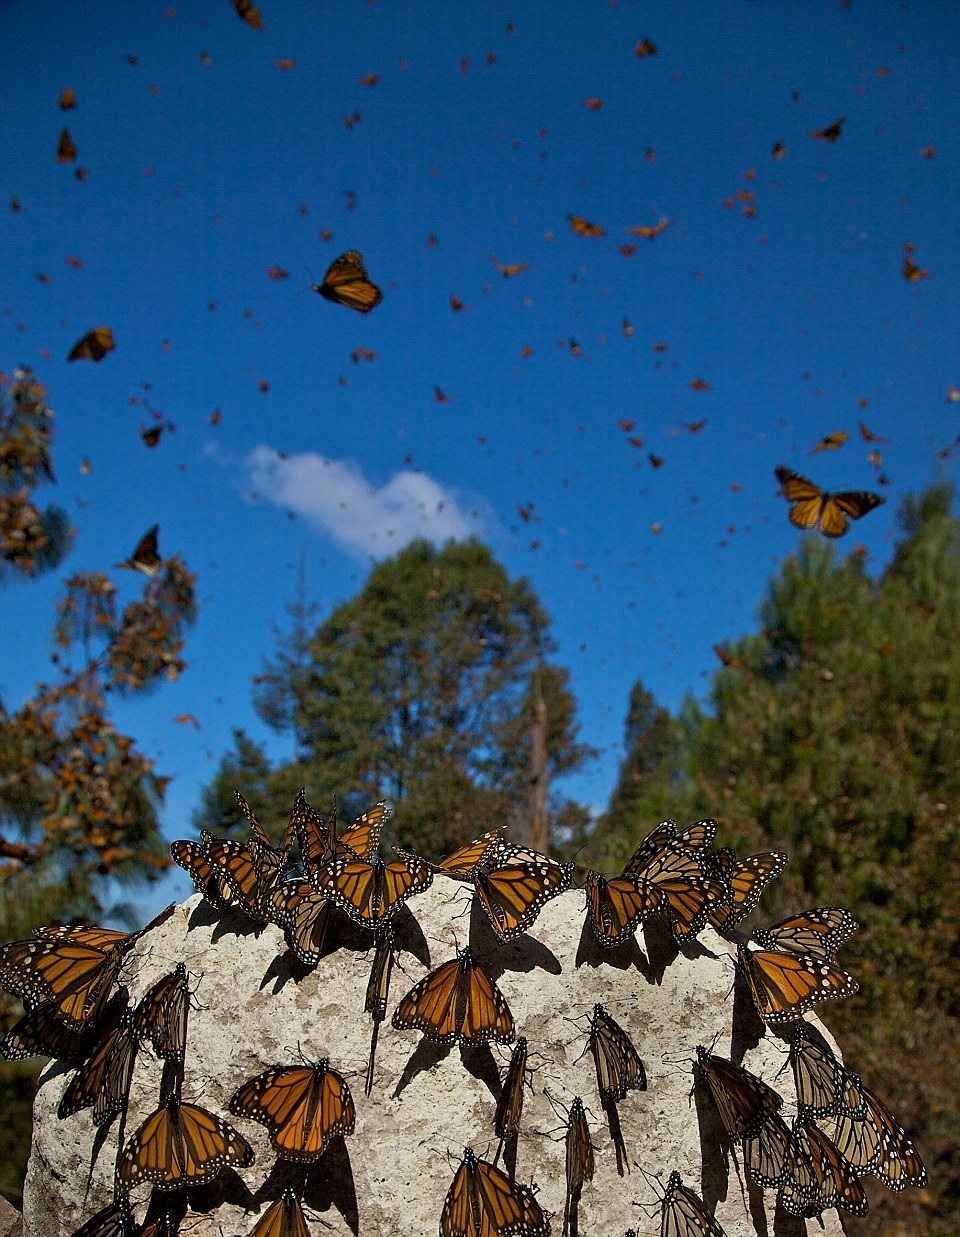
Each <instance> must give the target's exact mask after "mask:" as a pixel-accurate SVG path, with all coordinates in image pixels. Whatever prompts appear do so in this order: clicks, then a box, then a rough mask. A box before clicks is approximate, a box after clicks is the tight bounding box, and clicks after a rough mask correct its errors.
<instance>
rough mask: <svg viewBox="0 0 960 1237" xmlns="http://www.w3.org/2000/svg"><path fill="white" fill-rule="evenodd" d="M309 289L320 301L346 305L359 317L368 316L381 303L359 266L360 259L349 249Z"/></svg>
mask: <svg viewBox="0 0 960 1237" xmlns="http://www.w3.org/2000/svg"><path fill="white" fill-rule="evenodd" d="M311 286H312V287H313V290H314V292H319V293H320V295H321V296H322V297H323V298H324V300H327V301H333V302H334V303H335V304H337V305H346V306H347V307H348V308H349V309H356V310H357V311H358V312H359V313H361V314H368V313H369V312H370V310H371V309H374V308H375V307H376V306H377V305H379V304H380V302H381V301H382V300H383V293H382V292H381V290H380V289H379V288H378V287H377V285H376V284H375V283H372V282H371V280H370V277H369V275H368V274H367V268H366V267H365V266H364V265H363V257H362V255H361V254H360V252H359V251H358V250H356V249H350V250H348V251H347V252H346V253H342V254H341V255H340V257H339V258H334V260H333V261H332V262H331V263H330V266H329V267H328V269H327V273H326V275H324V277H323V282H322V283H315V284H313V285H311Z"/></svg>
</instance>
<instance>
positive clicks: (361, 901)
mask: <svg viewBox="0 0 960 1237" xmlns="http://www.w3.org/2000/svg"><path fill="white" fill-rule="evenodd" d="M314 880H315V883H316V885H317V888H318V890H319V891H320V892H321V893H323V894H325V895H326V896H327V897H328V898H330V899H331V901H333V902H335V903H336V904H337V906H339V907H340V909H341V910H342V911H343V912H344V913H345V914H346V915H349V917H350V918H351V919H352V920H353V921H354V923H356V924H359V925H360V927H361V928H375V927H377V926H378V925H379V924H382V923H385V922H386V921H387V920H388V919H390V918H392V917H393V916H394V915H395V914H396V913H397V911H398V910H399V909H400V907H401V906H402V905H403V904H404V902H406V901H407V900H408V899H409V898H412V897H414V896H415V895H416V894H418V893H423V891H424V890H425V889H427V888H428V887H429V885H430V884H431V883H432V881H433V872H432V871H431V869H430V865H429V864H428V863H427V861H426V860H425V859H421V858H419V856H417V855H409V854H403V855H398V857H397V858H396V859H391V860H390V862H389V863H384V861H383V859H381V857H380V854H379V852H378V851H374V852H373V853H372V854H371V855H370V856H369V858H362V857H361V856H360V855H357V854H354V853H353V852H352V851H350V852H348V853H347V854H345V855H341V856H339V857H338V858H336V859H331V860H330V862H329V863H326V864H324V865H323V866H322V867H320V868H319V869H318V870H317V872H316V873H315V874H314Z"/></svg>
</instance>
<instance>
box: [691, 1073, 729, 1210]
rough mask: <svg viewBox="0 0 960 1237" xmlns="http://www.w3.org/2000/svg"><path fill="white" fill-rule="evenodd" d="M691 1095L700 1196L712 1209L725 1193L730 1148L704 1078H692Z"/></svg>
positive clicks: (722, 1198) (725, 1195) (727, 1186)
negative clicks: (698, 1156) (695, 1132)
mask: <svg viewBox="0 0 960 1237" xmlns="http://www.w3.org/2000/svg"><path fill="white" fill-rule="evenodd" d="M691 1095H692V1097H693V1105H694V1108H695V1110H696V1114H697V1130H698V1133H699V1135H700V1181H701V1184H702V1187H703V1189H702V1193H701V1197H702V1199H703V1202H704V1205H705V1206H706V1208H707V1210H708V1211H710V1212H714V1211H716V1209H717V1203H719V1202H723V1201H724V1200H725V1199H726V1197H727V1194H728V1193H729V1189H730V1157H731V1156H732V1155H733V1153H734V1147H733V1142H732V1140H731V1138H730V1136H729V1135H728V1134H727V1131H726V1129H725V1128H724V1125H723V1121H722V1120H721V1118H720V1114H719V1113H718V1112H717V1106H716V1104H714V1102H713V1098H712V1096H711V1095H710V1088H709V1086H708V1085H707V1083H706V1081H705V1080H703V1079H700V1078H696V1079H695V1081H694V1085H693V1091H692V1092H691Z"/></svg>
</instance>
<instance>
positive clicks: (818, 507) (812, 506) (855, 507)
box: [774, 464, 886, 537]
mask: <svg viewBox="0 0 960 1237" xmlns="http://www.w3.org/2000/svg"><path fill="white" fill-rule="evenodd" d="M774 471H775V473H776V477H777V480H778V481H779V482H780V485H781V487H782V493H783V496H784V498H786V500H787V502H788V503H790V512H789V518H790V523H791V524H792V525H793V526H794V527H795V528H803V529H808V528H815V529H817V531H818V532H821V533H823V535H824V536H825V537H842V536H843V534H844V533H845V532H846V531H847V528H848V527H849V522H850V520H859V519H862V517H863V516H865V515H866V514H867V513H868V512H870V511H872V510H873V509H874V507H879V506H880V505H881V504H882V503H885V502H886V499H885V498H883V497H881V495H879V494H871V493H869V492H867V491H866V490H838V491H836V493H833V494H830V493H827V491H826V490H821V489H820V487H819V486H818V485H814V483H813V482H812V481H808V480H807V478H806V477H801V476H800V474H799V473H796V472H791V470H790V469H789V468H785V467H784V466H783V465H782V464H781V465H779V466H778V467H777V468H776V469H775V470H774Z"/></svg>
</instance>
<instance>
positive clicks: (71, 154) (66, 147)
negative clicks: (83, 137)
mask: <svg viewBox="0 0 960 1237" xmlns="http://www.w3.org/2000/svg"><path fill="white" fill-rule="evenodd" d="M76 160H77V147H76V144H75V143H74V140H73V138H72V137H71V136H70V130H69V129H62V130H61V131H60V141H59V142H58V143H57V162H58V163H76Z"/></svg>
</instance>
